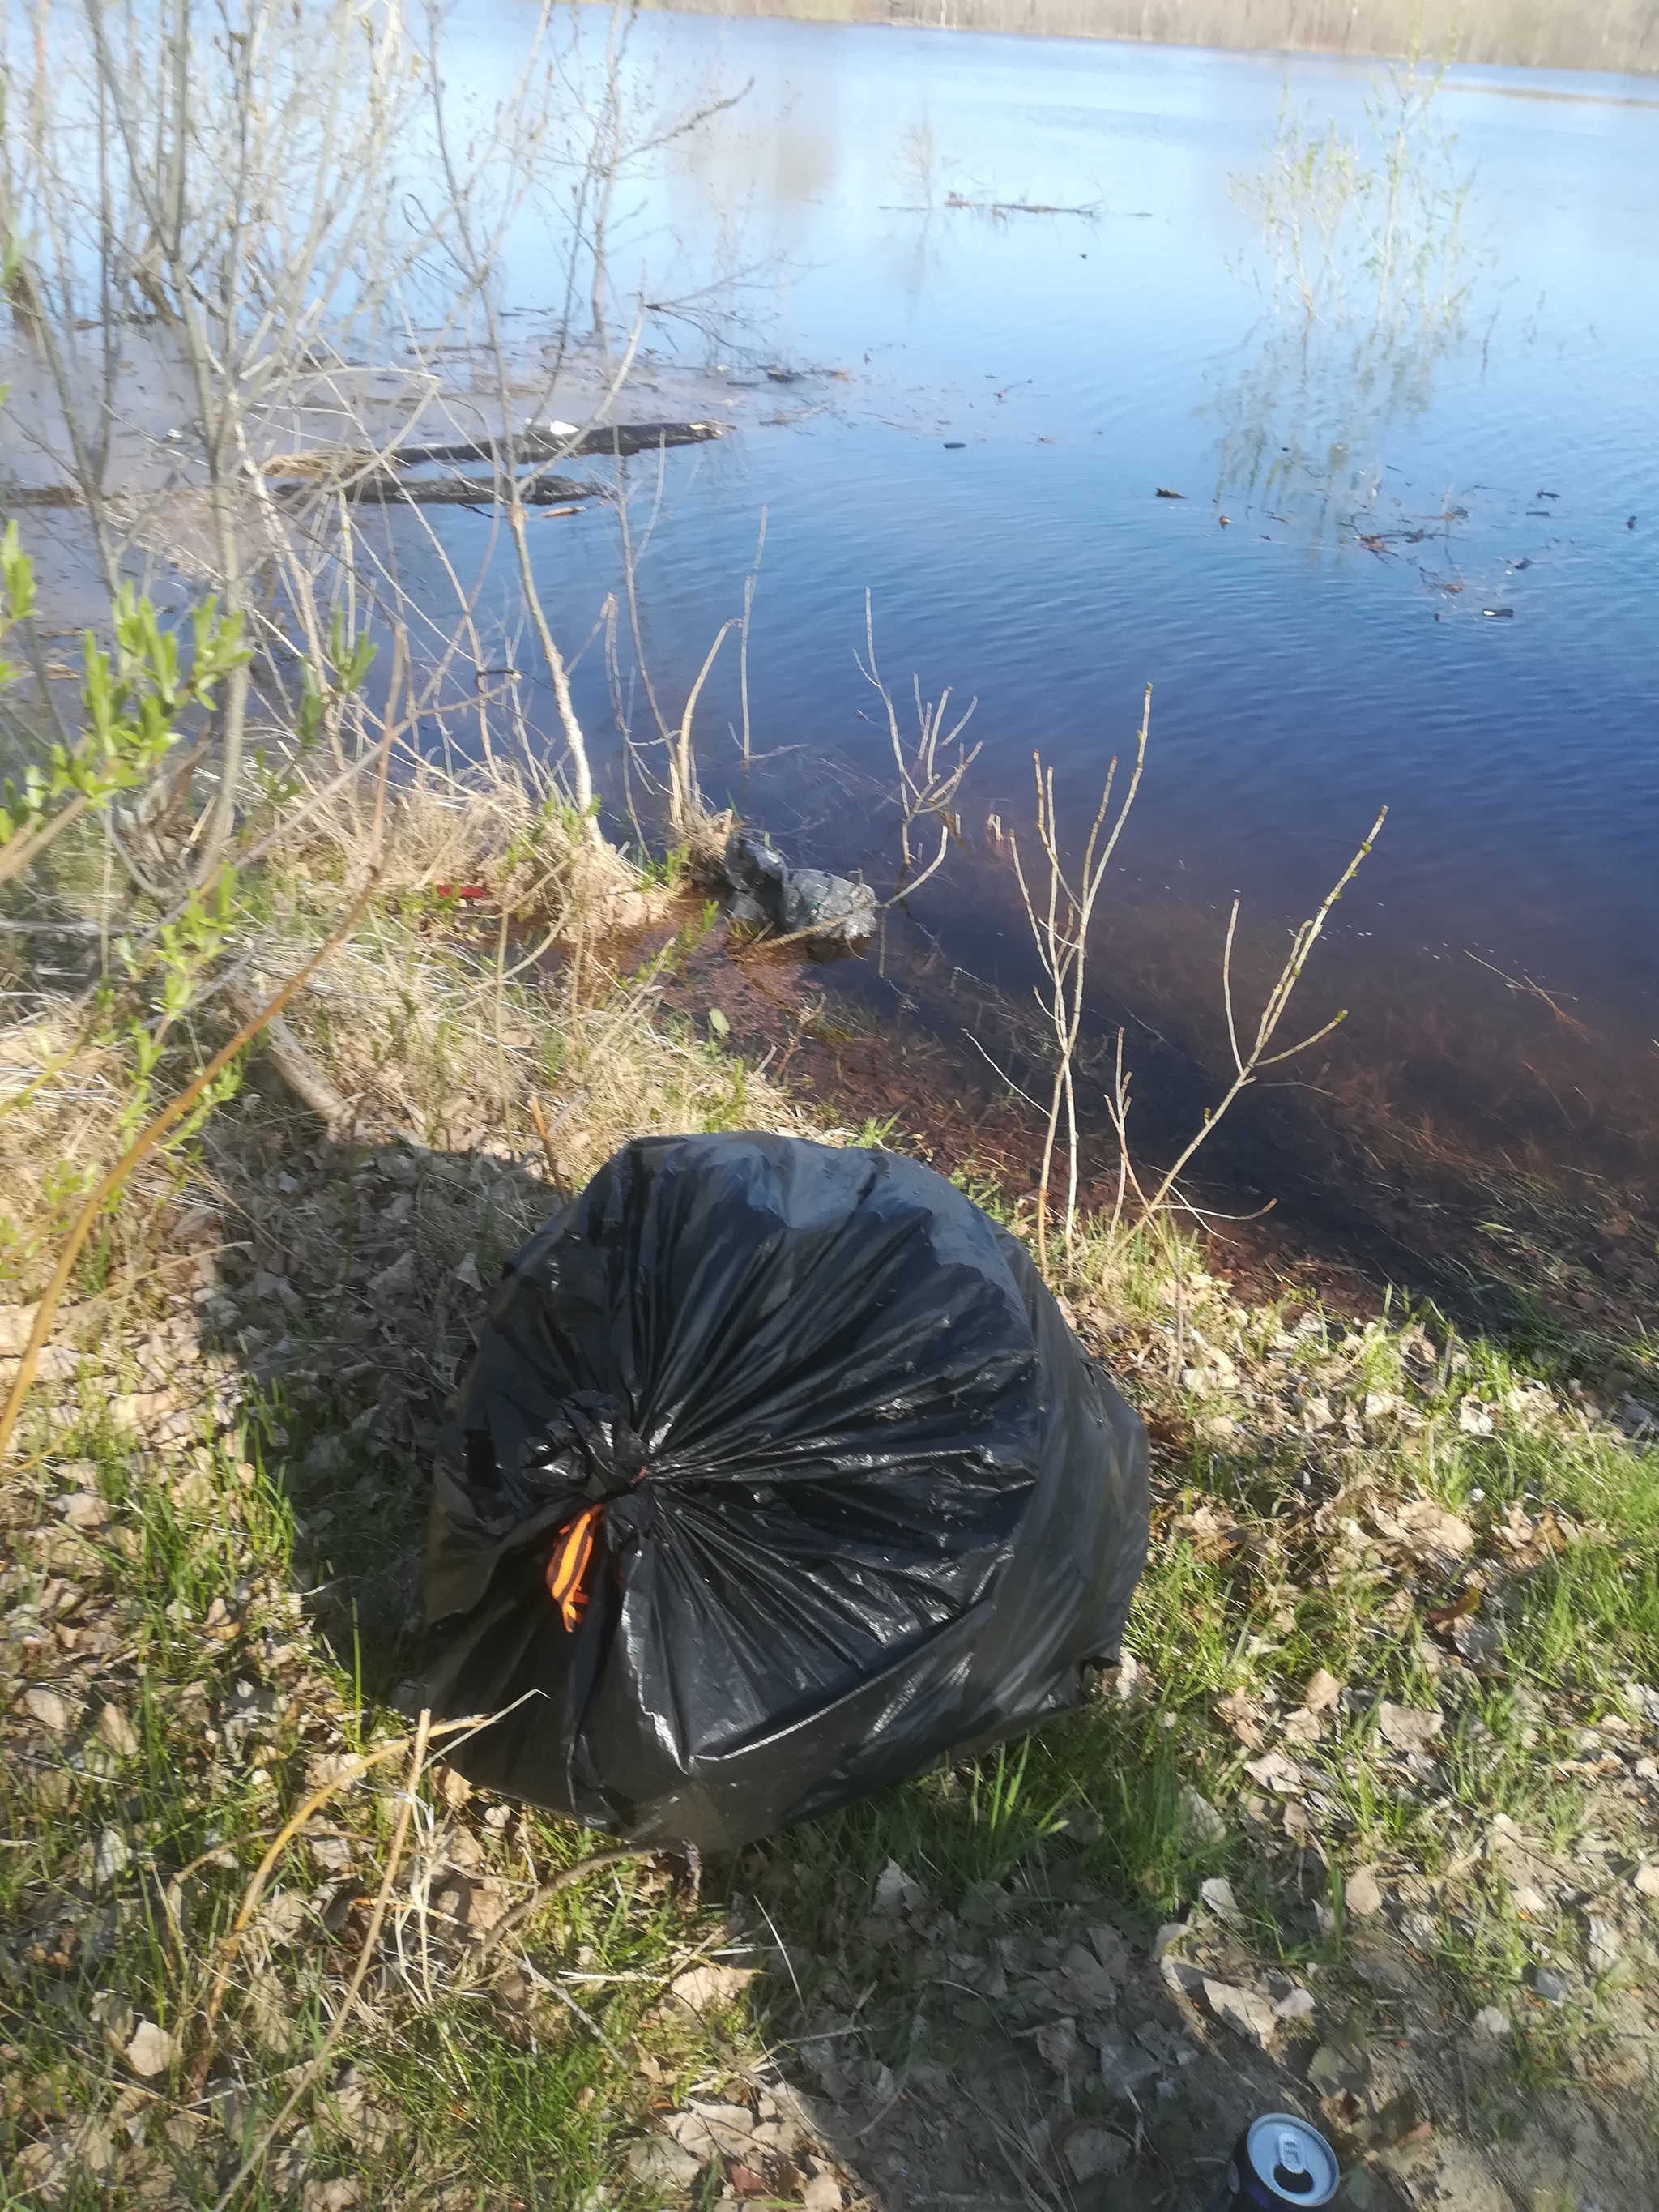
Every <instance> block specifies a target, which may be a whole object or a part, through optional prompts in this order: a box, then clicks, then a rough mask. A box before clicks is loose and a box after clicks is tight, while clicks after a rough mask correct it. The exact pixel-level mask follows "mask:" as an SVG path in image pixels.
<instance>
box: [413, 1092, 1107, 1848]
mask: <svg viewBox="0 0 1659 2212" xmlns="http://www.w3.org/2000/svg"><path fill="white" fill-rule="evenodd" d="M590 1504H602V1505H603V1509H604V1510H603V1515H602V1517H601V1519H600V1522H599V1528H598V1532H597V1546H596V1551H595V1555H594V1559H593V1562H592V1571H591V1573H590V1575H589V1577H588V1592H589V1595H588V1602H587V1605H586V1611H585V1613H583V1614H582V1616H581V1618H580V1621H579V1623H578V1624H577V1626H575V1627H574V1629H567V1628H566V1627H565V1626H563V1624H562V1620H561V1618H560V1614H559V1612H558V1609H557V1608H556V1606H555V1605H554V1603H553V1602H552V1601H551V1599H550V1595H549V1591H548V1586H547V1581H546V1576H547V1570H548V1564H549V1559H550V1555H551V1554H552V1553H553V1552H554V1550H555V1548H556V1545H557V1543H558V1541H560V1538H561V1532H562V1531H564V1530H567V1529H568V1528H570V1526H571V1525H572V1523H573V1522H574V1518H575V1516H577V1515H578V1514H579V1513H580V1512H581V1511H582V1510H584V1508H585V1507H586V1506H587V1505H590ZM1147 1510H1148V1504H1147V1486H1146V1435H1145V1431H1143V1429H1142V1427H1141V1425H1140V1422H1139V1419H1137V1417H1136V1416H1135V1414H1134V1413H1133V1412H1131V1410H1130V1409H1129V1407H1127V1405H1126V1404H1125V1403H1124V1401H1123V1400H1122V1399H1121V1397H1120V1396H1119V1395H1118V1394H1117V1392H1116V1391H1115V1389H1113V1387H1112V1385H1111V1383H1109V1381H1108V1380H1107V1379H1106V1376H1105V1375H1104V1374H1103V1371H1102V1370H1101V1369H1100V1368H1099V1367H1098V1366H1097V1365H1096V1364H1095V1363H1093V1362H1092V1361H1091V1359H1090V1358H1088V1356H1087V1355H1086V1354H1085V1352H1084V1351H1083V1348H1082V1346H1080V1345H1079V1342H1078V1340H1077V1339H1076V1337H1075V1336H1074V1335H1073V1333H1072V1331H1071V1330H1070V1328H1068V1327H1067V1326H1066V1322H1065V1320H1064V1318H1063V1317H1062V1316H1061V1314H1060V1310H1059V1308H1058V1306H1057V1305H1056V1304H1055V1303H1054V1298H1053V1297H1052V1295H1051V1294H1050V1293H1049V1291H1048V1289H1047V1287H1046V1286H1045V1285H1043V1283H1042V1281H1041V1279H1039V1277H1038V1275H1037V1273H1036V1269H1035V1267H1033V1265H1032V1263H1031V1261H1030V1259H1029V1258H1028V1256H1027V1255H1026V1253H1025V1251H1024V1248H1023V1247H1022V1246H1021V1245H1019V1244H1018V1243H1016V1242H1015V1240H1014V1239H1013V1238H1012V1237H1009V1236H1007V1235H1006V1233H1005V1232H1004V1231H1001V1230H1000V1229H999V1228H998V1227H997V1226H996V1225H995V1224H994V1222H992V1221H991V1220H990V1218H988V1217H987V1215H986V1214H985V1213H984V1212H981V1209H980V1208H979V1207H978V1206H975V1205H974V1204H973V1203H972V1202H971V1200H969V1199H967V1198H966V1197H964V1196H963V1194H962V1193H961V1192H960V1191H958V1190H957V1189H956V1188H954V1187H953V1186H952V1185H951V1183H949V1182H945V1179H944V1178H943V1177H942V1176H938V1175H935V1174H934V1173H933V1171H932V1170H930V1169H927V1168H925V1167H922V1166H920V1165H918V1164H916V1163H915V1162H914V1161H911V1160H908V1159H904V1158H900V1157H898V1156H897V1155H896V1154H894V1153H890V1152H883V1151H879V1150H864V1149H860V1148H854V1147H846V1148H842V1147H838V1146H829V1145H818V1144H811V1143H807V1142H805V1141H804V1140H803V1139H798V1138H791V1137H775V1136H767V1135H758V1134H752V1133H743V1134H736V1135H726V1136H684V1137H648V1138H641V1139H638V1140H636V1141H635V1143H632V1144H630V1145H628V1146H624V1147H623V1150H622V1151H621V1152H618V1153H617V1155H616V1156H615V1158H612V1159H611V1161H610V1162H609V1163H608V1164H606V1165H605V1167H604V1168H602V1169H601V1170H600V1171H599V1174H598V1175H597V1176H595V1177H594V1179H593V1181H592V1182H591V1183H590V1184H589V1186H588V1188H586V1190H585V1191H584V1192H583V1193H582V1194H581V1195H580V1197H579V1198H577V1199H576V1200H574V1202H573V1203H572V1204H570V1205H569V1206H566V1207H564V1208H563V1209H562V1211H561V1212H558V1213H556V1215H555V1216H554V1217H553V1218H552V1219H551V1220H550V1221H549V1222H548V1223H547V1225H545V1227H544V1228H543V1229H542V1230H541V1231H539V1232H538V1234H537V1235H536V1236H535V1237H532V1239H531V1240H530V1242H529V1243H527V1244H526V1245H525V1246H524V1248H523V1249H522V1250H520V1252H519V1253H518V1255H516V1256H515V1258H514V1259H513V1261H511V1262H510V1263H509V1265H508V1267H507V1271H506V1273H505V1277H504V1279H503V1281H502V1284H501V1288H500V1289H499V1290H498V1291H497V1292H496V1293H495V1298H494V1300H493V1303H492V1304H491V1306H490V1309H489V1320H488V1323H487V1325H486V1327H485V1328H484V1330H483V1336H482V1339H481V1341H480V1343H479V1346H478V1350H477V1356H476V1358H475V1359H474V1360H473V1362H472V1364H471V1368H470V1370H469V1371H468V1372H467V1374H466V1376H465V1379H464V1381H463V1383H462V1386H461V1389H460V1395H459V1403H458V1406H457V1408H456V1412H455V1416H454V1419H453V1423H452V1424H451V1425H450V1428H449V1430H448V1431H447V1436H446V1439H445V1443H444V1445H443V1447H442V1449H441V1455H440V1463H439V1467H438V1471H437V1486H436V1492H435V1498H434V1503H433V1519H432V1528H431V1539H430V1546H429V1551H428V1569H427V1615H428V1623H429V1625H430V1626H431V1630H432V1636H433V1645H434V1653H433V1658H432V1663H431V1665H430V1668H429V1669H428V1674H427V1677H426V1683H425V1696H426V1699H427V1700H428V1702H429V1703H430V1704H431V1705H432V1707H433V1710H434V1712H435V1715H437V1716H439V1717H461V1716H464V1715H465V1714H468V1713H475V1712H501V1711H502V1710H503V1709H504V1708H506V1707H508V1706H512V1705H514V1701H515V1700H517V1699H524V1700H525V1701H524V1702H522V1703H520V1704H518V1705H516V1707H515V1709H514V1710H513V1711H510V1712H507V1713H506V1715H505V1717H503V1718H501V1719H500V1720H497V1721H496V1722H495V1723H494V1724H493V1725H491V1726H489V1727H488V1728H486V1729H483V1730H482V1731H481V1732H480V1733H479V1734H478V1735H476V1736H474V1737H473V1738H471V1740H470V1741H467V1742H465V1744H464V1745H463V1746H462V1747H461V1748H459V1750H458V1751H456V1752H455V1753H454V1759H455V1763H456V1764H457V1765H459V1767H460V1769H461V1770H462V1771H463V1772H464V1773H465V1774H466V1775H467V1776H468V1777H469V1778H471V1780H472V1781H473V1782H475V1783H477V1784H481V1785H483V1786H487V1787H489V1788H490V1789H494V1790H502V1791H506V1792H507V1793H510V1794H512V1795H513V1796H518V1797H520V1798H522V1799H526V1800H527V1801H529V1802H532V1803H535V1804H539V1805H544V1806H547V1807H550V1808H553V1809H555V1810H556V1811H558V1812H561V1813H565V1814H573V1815H574V1816H575V1817H576V1818H578V1819H580V1820H584V1821H586V1822H588V1823H589V1824H591V1825H592V1826H602V1827H605V1828H607V1829H611V1830H613V1831H617V1832H620V1833H622V1834H623V1835H624V1836H626V1837H629V1838H633V1839H635V1840H638V1841H641V1842H662V1843H669V1842H688V1843H691V1844H696V1845H697V1846H699V1847H700V1848H702V1849H705V1850H707V1849H727V1848H735V1847H736V1846H738V1845H740V1844H744V1843H745V1842H748V1841H750V1840H751V1839H752V1838H757V1837H759V1836H763V1835H765V1834H767V1833H769V1832H771V1831H773V1830H775V1829H777V1828H779V1827H781V1826H785V1825H787V1823H789V1822H791V1821H795V1820H804V1819H806V1818H808V1817H810V1816H811V1815H812V1814H818V1813H823V1812H825V1811H828V1810H829V1809H830V1808H832V1807H835V1806H837V1805H841V1804H843V1803H845V1802H848V1801H849V1800H851V1799H853V1798H854V1797H858V1796H863V1795H864V1794H866V1792H868V1791H870V1790H875V1789H878V1788H879V1787H881V1786H882V1785H884V1784H888V1783H890V1782H893V1781H896V1780H897V1779H899V1778H901V1777H902V1776H905V1775H908V1774H910V1773H913V1772H915V1771H917V1770H918V1769H920V1768H921V1767H923V1766H926V1765H928V1764H930V1763H931V1762H933V1760H935V1759H937V1758H938V1757H939V1755H940V1754H942V1753H945V1752H946V1751H950V1750H952V1749H969V1748H976V1747H983V1746H985V1745H987V1744H990V1743H994V1742H995V1741H998V1740H1000V1738H1003V1737H1005V1736H1007V1735H1011V1734H1012V1733H1013V1732H1015V1731H1018V1730H1020V1729H1025V1728H1027V1727H1029V1726H1030V1724H1031V1723H1034V1722H1036V1721H1037V1720H1038V1719H1040V1718H1041V1717H1043V1716H1044V1715H1046V1714H1049V1713H1053V1712H1055V1711H1060V1710H1061V1709H1063V1708H1065V1707H1066V1706H1068V1705H1073V1704H1074V1703H1075V1702H1076V1701H1077V1700H1078V1699H1079V1696H1080V1695H1081V1694H1082V1692H1083V1686H1084V1683H1083V1671H1082V1670H1083V1668H1084V1666H1085V1663H1086V1662H1091V1661H1097V1662H1106V1661H1109V1660H1110V1659H1112V1658H1114V1657H1115V1656H1116V1654H1117V1650H1118V1643H1119V1638H1120V1636H1121V1632H1122V1627H1123V1622H1124V1618H1125V1615H1126V1613H1127V1609H1128V1605H1129V1601H1130V1598H1131V1595H1132V1594H1133V1589H1134V1586H1135V1583H1136V1581H1137V1579H1138V1577H1139V1573H1140V1570H1141V1567H1142V1565H1143V1564H1144V1562H1145V1559H1146V1543H1147ZM526 1692H532V1693H533V1694H532V1695H530V1696H529V1697H528V1698H526V1695H525V1693H526Z"/></svg>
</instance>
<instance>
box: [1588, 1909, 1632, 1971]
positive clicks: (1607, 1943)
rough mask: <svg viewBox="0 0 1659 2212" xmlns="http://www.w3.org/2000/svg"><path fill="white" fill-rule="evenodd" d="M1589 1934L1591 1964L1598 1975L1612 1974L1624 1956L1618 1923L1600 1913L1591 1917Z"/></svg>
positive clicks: (1592, 1914)
mask: <svg viewBox="0 0 1659 2212" xmlns="http://www.w3.org/2000/svg"><path fill="white" fill-rule="evenodd" d="M1587 1933H1588V1935H1589V1962H1590V1966H1591V1967H1592V1968H1593V1969H1594V1971H1595V1972H1596V1973H1598V1974H1610V1973H1611V1972H1613V1968H1614V1967H1615V1966H1617V1965H1618V1964H1619V1961H1620V1959H1621V1958H1622V1957H1623V1956H1624V1948H1625V1947H1624V1943H1623V1941H1622V1939H1621V1938H1620V1933H1619V1926H1618V1923H1617V1922H1616V1921H1613V1920H1609V1919H1607V1917H1605V1916H1604V1915H1603V1914H1601V1913H1600V1912H1592V1913H1591V1914H1590V1915H1589V1922H1588V1925H1587Z"/></svg>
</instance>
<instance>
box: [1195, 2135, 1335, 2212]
mask: <svg viewBox="0 0 1659 2212" xmlns="http://www.w3.org/2000/svg"><path fill="white" fill-rule="evenodd" d="M1341 2179H1342V2176H1341V2173H1340V2170H1339V2168H1338V2166H1337V2163H1336V2153H1335V2152H1334V2150H1333V2149H1332V2148H1331V2147H1330V2145H1329V2144H1328V2142H1326V2140H1325V2138H1324V2136H1322V2135H1321V2134H1320V2132H1319V2130H1318V2129H1317V2128H1310V2126H1309V2125H1308V2123H1307V2122H1306V2121H1305V2120H1298V2119H1297V2118H1294V2117H1293V2116H1292V2115H1291V2113H1289V2112H1264V2113H1263V2114H1262V2116H1261V2118H1260V2119H1259V2120H1252V2121H1251V2122H1250V2124H1249V2127H1248V2128H1246V2129H1245V2130H1244V2132H1243V2135H1242V2136H1240V2137H1239V2139H1238V2142H1237V2144H1236V2146H1235V2147H1234V2150H1233V2154H1232V2157H1231V2160H1229V2161H1228V2165H1227V2171H1226V2172H1225V2173H1224V2174H1223V2175H1222V2177H1221V2185H1220V2186H1219V2188H1218V2190H1217V2191H1216V2194H1215V2196H1214V2197H1213V2198H1212V2200H1211V2205H1210V2212H1285V2206H1286V2205H1287V2204H1328V2203H1330V2201H1331V2199H1332V2198H1333V2197H1334V2196H1335V2195H1336V2189H1337V2184H1338V2183H1339V2182H1340V2180H1341Z"/></svg>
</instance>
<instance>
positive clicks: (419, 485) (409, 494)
mask: <svg viewBox="0 0 1659 2212" xmlns="http://www.w3.org/2000/svg"><path fill="white" fill-rule="evenodd" d="M271 489H273V490H274V491H275V492H276V493H277V494H278V495H280V496H282V497H284V498H288V499H293V498H295V497H297V496H298V495H300V494H301V493H304V492H307V491H310V490H311V489H313V486H312V485H311V484H309V483H277V484H273V485H272V487H271ZM329 489H330V492H331V494H334V493H337V494H338V495H339V496H340V497H342V498H344V499H349V500H355V501H359V502H362V501H374V502H375V503H377V504H378V505H380V506H381V507H402V506H404V505H407V506H410V507H478V506H485V507H487V506H489V504H490V502H491V501H493V500H494V499H495V497H496V495H497V494H498V493H501V492H505V491H506V489H507V479H506V478H505V477H493V476H490V477H401V476H397V475H394V474H393V473H392V471H391V470H389V469H377V470H376V471H375V472H374V474H373V475H372V476H362V477H357V478H356V480H355V481H351V482H347V483H342V484H336V485H331V486H330V487H329ZM604 491H605V486H604V485H603V484H597V483H582V482H580V480H578V479H577V478H575V477H531V478H529V479H527V480H526V482H524V483H520V486H519V503H520V506H521V507H562V506H564V505H565V504H566V503H567V502H568V501H573V500H579V499H598V498H599V497H600V496H601V495H603V493H604Z"/></svg>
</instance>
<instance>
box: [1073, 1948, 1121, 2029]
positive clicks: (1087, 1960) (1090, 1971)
mask: <svg viewBox="0 0 1659 2212" xmlns="http://www.w3.org/2000/svg"><path fill="white" fill-rule="evenodd" d="M1060 1969H1061V1971H1062V1972H1063V1973H1064V1974H1065V1976H1066V1981H1067V1982H1068V1983H1069V1984H1070V1985H1071V1987H1072V1990H1073V1992H1074V1994H1075V1996H1076V1998H1077V2002H1078V2006H1079V2010H1081V2011H1084V2012H1107V2011H1109V2010H1110V2008H1111V2007H1112V2006H1113V2005H1114V2004H1115V2002H1117V1987H1116V1984H1115V1983H1114V1982H1113V1980H1112V1978H1111V1976H1110V1975H1109V1973H1108V1972H1107V1971H1106V1969H1105V1968H1104V1966H1102V1965H1101V1963H1100V1961H1099V1960H1098V1959H1097V1958H1096V1956H1095V1954H1094V1953H1093V1952H1092V1951H1085V1949H1084V1948H1083V1946H1082V1944H1081V1943H1073V1945H1072V1946H1071V1947H1070V1948H1069V1949H1068V1950H1067V1951H1066V1955H1065V1956H1064V1958H1062V1959H1061V1960H1060Z"/></svg>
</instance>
